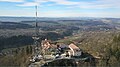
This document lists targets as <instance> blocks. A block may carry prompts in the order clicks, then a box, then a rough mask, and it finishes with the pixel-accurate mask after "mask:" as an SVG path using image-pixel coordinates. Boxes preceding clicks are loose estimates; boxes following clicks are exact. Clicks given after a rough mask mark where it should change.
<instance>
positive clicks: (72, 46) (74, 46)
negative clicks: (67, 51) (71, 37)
mask: <svg viewBox="0 0 120 67" xmlns="http://www.w3.org/2000/svg"><path fill="white" fill-rule="evenodd" d="M69 47H71V48H72V49H78V50H79V47H77V46H76V45H75V44H73V43H71V44H70V45H69Z"/></svg>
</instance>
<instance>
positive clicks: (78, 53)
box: [68, 43, 82, 56]
mask: <svg viewBox="0 0 120 67" xmlns="http://www.w3.org/2000/svg"><path fill="white" fill-rule="evenodd" d="M68 47H69V48H70V50H69V52H70V53H71V56H81V54H82V51H81V50H80V49H79V47H77V46H76V45H75V44H73V43H71V44H70V45H69V46H68Z"/></svg>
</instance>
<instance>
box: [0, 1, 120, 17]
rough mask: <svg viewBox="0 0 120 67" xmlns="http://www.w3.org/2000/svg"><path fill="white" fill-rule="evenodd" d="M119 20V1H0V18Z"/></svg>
mask: <svg viewBox="0 0 120 67" xmlns="http://www.w3.org/2000/svg"><path fill="white" fill-rule="evenodd" d="M35 5H37V6H38V16H39V17H109V18H120V0H0V16H17V17H21V16H25V17H34V16H35Z"/></svg>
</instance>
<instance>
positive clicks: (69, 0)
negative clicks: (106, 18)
mask: <svg viewBox="0 0 120 67" xmlns="http://www.w3.org/2000/svg"><path fill="white" fill-rule="evenodd" d="M1 1H14V2H15V1H18V2H20V1H23V0H1ZM49 2H53V4H50V5H51V6H55V5H64V6H66V7H68V8H84V9H107V8H120V4H119V3H120V0H116V1H115V0H94V1H89V2H88V1H74V0H34V1H33V2H25V3H22V4H19V5H18V6H35V5H36V3H37V5H39V4H43V3H49ZM43 5H44V4H43Z"/></svg>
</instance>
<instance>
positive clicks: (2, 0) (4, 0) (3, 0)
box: [0, 0, 24, 2]
mask: <svg viewBox="0 0 120 67" xmlns="http://www.w3.org/2000/svg"><path fill="white" fill-rule="evenodd" d="M0 2H24V0H0Z"/></svg>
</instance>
